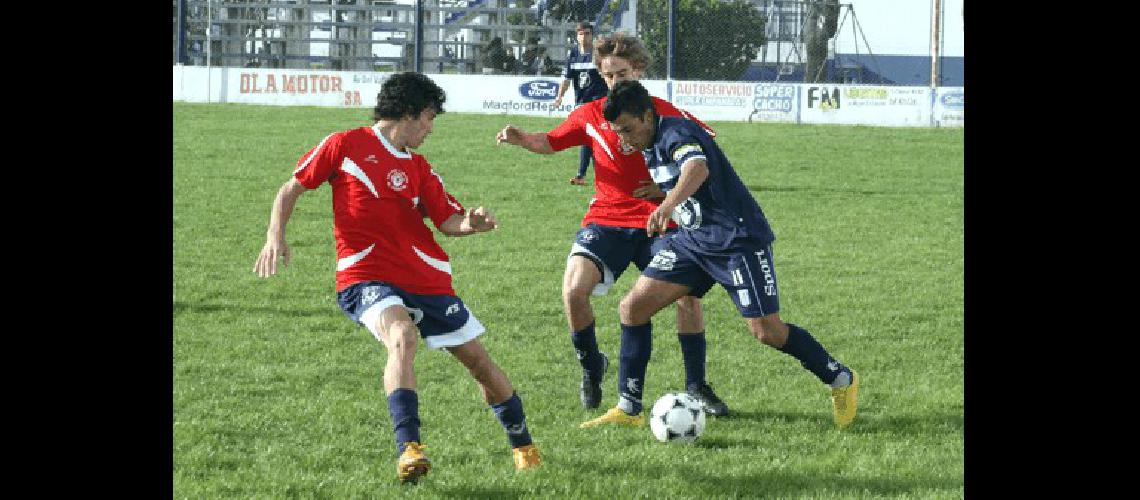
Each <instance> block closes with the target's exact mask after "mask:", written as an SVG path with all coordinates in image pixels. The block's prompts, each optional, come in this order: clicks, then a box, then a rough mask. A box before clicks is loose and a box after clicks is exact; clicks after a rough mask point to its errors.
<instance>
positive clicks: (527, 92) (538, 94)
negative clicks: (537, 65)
mask: <svg viewBox="0 0 1140 500" xmlns="http://www.w3.org/2000/svg"><path fill="white" fill-rule="evenodd" d="M519 95H521V96H523V97H525V98H527V99H534V100H536V101H553V100H554V98H555V97H558V84H557V83H555V82H554V81H552V80H531V81H529V82H526V83H523V84H522V85H519Z"/></svg>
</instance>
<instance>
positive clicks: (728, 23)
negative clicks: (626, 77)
mask: <svg viewBox="0 0 1140 500" xmlns="http://www.w3.org/2000/svg"><path fill="white" fill-rule="evenodd" d="M764 21H765V20H764V16H763V14H762V13H761V12H760V11H759V10H757V9H756V8H755V7H754V6H753V5H752V4H751V3H749V2H746V1H744V0H678V1H677V32H676V33H675V34H674V36H675V37H676V38H675V45H674V47H673V50H674V55H675V60H674V63H673V64H674V65H673V77H674V78H683V79H689V80H737V79H739V78H740V76H741V75H743V74H744V72H745V71H747V70H748V66H749V65H750V64H751V63H752V60H753V59H755V58H756V54H757V52H758V51H759V50H760V47H761V46H762V45H764V42H765V38H764ZM637 26H638V33H639V35H640V38H641V40H642V41H643V42H645V45H646V48H648V49H649V53H650V55H651V56H652V61H651V62H650V66H649V70H648V72H647V74H646V76H647V77H651V78H664V77H665V76H666V57H667V54H668V50H669V38H668V30H669V0H640V2H639V3H638V6H637Z"/></svg>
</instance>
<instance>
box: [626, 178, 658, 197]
mask: <svg viewBox="0 0 1140 500" xmlns="http://www.w3.org/2000/svg"><path fill="white" fill-rule="evenodd" d="M633 197H634V198H644V199H647V200H660V199H663V198H665V192H664V191H662V190H661V186H658V185H657V183H656V182H653V181H652V180H650V179H645V180H643V181H641V187H639V188H637V189H634V190H633Z"/></svg>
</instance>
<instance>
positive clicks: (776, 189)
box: [746, 184, 953, 196]
mask: <svg viewBox="0 0 1140 500" xmlns="http://www.w3.org/2000/svg"><path fill="white" fill-rule="evenodd" d="M746 187H747V188H748V190H749V191H757V192H767V193H834V194H855V195H861V196H866V195H884V196H910V195H925V194H953V193H951V192H948V191H874V190H866V189H837V188H825V187H817V186H759V185H756V184H750V185H747V186H746Z"/></svg>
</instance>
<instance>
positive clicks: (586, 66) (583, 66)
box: [570, 62, 594, 69]
mask: <svg viewBox="0 0 1140 500" xmlns="http://www.w3.org/2000/svg"><path fill="white" fill-rule="evenodd" d="M570 69H594V63H593V62H576V63H570Z"/></svg>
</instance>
